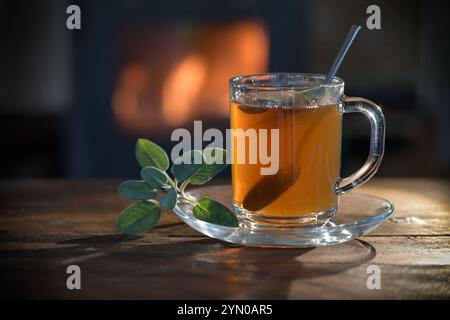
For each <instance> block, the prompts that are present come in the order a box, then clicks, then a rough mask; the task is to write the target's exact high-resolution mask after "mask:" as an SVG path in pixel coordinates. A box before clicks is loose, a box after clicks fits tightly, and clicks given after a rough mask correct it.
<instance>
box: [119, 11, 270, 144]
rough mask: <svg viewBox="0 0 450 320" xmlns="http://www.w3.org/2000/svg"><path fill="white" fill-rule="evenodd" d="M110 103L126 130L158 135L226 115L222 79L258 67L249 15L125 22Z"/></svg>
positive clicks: (259, 54)
mask: <svg viewBox="0 0 450 320" xmlns="http://www.w3.org/2000/svg"><path fill="white" fill-rule="evenodd" d="M118 39H119V40H118V42H119V61H120V62H119V68H118V72H117V78H116V85H115V88H114V91H113V93H112V99H111V105H112V109H113V114H114V119H115V122H116V123H117V125H118V126H119V127H120V128H121V130H123V131H124V132H125V133H127V134H136V135H145V136H150V137H154V138H155V139H160V138H161V137H168V136H170V132H171V131H172V130H173V129H174V128H178V127H189V126H190V125H191V124H192V122H193V120H198V119H201V120H203V121H204V122H208V120H209V121H213V122H218V121H220V120H226V119H227V118H228V113H229V111H228V85H227V83H228V80H229V79H230V78H231V77H233V76H236V75H239V74H251V73H257V72H266V71H267V66H268V56H269V39H268V34H267V31H266V30H265V27H264V25H263V24H262V23H261V22H259V21H258V20H255V19H248V18H244V19H236V21H229V22H221V23H190V24H189V23H184V24H177V25H170V26H156V27H155V26H152V27H149V26H146V25H126V26H124V27H123V29H122V30H121V32H120V34H119V37H118Z"/></svg>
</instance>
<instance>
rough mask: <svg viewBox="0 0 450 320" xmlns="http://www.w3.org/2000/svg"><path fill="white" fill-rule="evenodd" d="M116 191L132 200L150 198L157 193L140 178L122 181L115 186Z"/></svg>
mask: <svg viewBox="0 0 450 320" xmlns="http://www.w3.org/2000/svg"><path fill="white" fill-rule="evenodd" d="M117 192H118V193H119V194H120V195H122V196H123V197H125V198H128V199H132V200H148V199H152V198H154V197H155V196H156V194H157V193H158V192H157V190H155V189H153V188H151V187H150V186H149V185H148V184H147V183H146V182H145V181H142V180H127V181H124V182H122V183H121V184H120V185H119V187H118V188H117Z"/></svg>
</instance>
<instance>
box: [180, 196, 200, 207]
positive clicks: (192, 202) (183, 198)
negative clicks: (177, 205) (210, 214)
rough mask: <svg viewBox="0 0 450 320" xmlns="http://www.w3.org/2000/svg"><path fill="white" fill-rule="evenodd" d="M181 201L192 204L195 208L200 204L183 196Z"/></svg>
mask: <svg viewBox="0 0 450 320" xmlns="http://www.w3.org/2000/svg"><path fill="white" fill-rule="evenodd" d="M180 201H182V202H186V203H189V204H192V205H193V206H194V207H195V206H196V205H197V204H198V203H197V201H195V200H194V199H193V198H185V197H183V196H182V197H181V198H180Z"/></svg>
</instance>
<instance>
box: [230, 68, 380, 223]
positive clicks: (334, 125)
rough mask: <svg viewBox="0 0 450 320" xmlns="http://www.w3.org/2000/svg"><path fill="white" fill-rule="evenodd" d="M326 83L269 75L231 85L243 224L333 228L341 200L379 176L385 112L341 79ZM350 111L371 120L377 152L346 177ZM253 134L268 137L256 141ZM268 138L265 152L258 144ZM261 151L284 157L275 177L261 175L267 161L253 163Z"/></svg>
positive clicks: (235, 177) (235, 175) (236, 187)
mask: <svg viewBox="0 0 450 320" xmlns="http://www.w3.org/2000/svg"><path fill="white" fill-rule="evenodd" d="M325 79H326V76H325V75H317V74H301V73H298V74H296V73H269V74H256V75H248V76H239V77H235V78H232V79H231V80H230V107H231V129H232V130H231V146H232V147H231V151H232V152H231V160H232V185H233V206H234V208H235V211H236V213H237V214H238V215H240V216H241V217H242V218H243V219H244V222H246V223H248V224H250V225H254V226H264V227H276V228H280V227H282V228H285V227H301V226H304V225H310V224H321V223H326V222H327V221H328V220H329V219H330V218H332V217H333V216H334V215H335V214H336V211H337V206H338V197H339V195H341V194H343V193H345V192H347V191H350V190H351V189H353V188H356V187H358V186H360V185H362V184H363V183H365V182H367V181H368V180H369V179H370V178H371V177H372V176H373V175H374V174H375V173H376V171H377V169H378V167H379V165H380V163H381V159H382V157H383V152H384V135H385V122H384V116H383V113H382V111H381V109H380V107H378V106H377V105H376V104H375V103H373V102H372V101H369V100H367V99H364V98H354V97H346V96H345V95H344V81H343V80H342V79H340V78H338V77H335V78H334V79H333V81H332V83H331V84H325ZM351 112H360V113H363V114H365V115H366V116H367V117H368V119H369V121H370V125H371V134H370V152H369V156H368V159H367V161H366V163H365V164H364V165H363V166H362V167H361V168H360V169H359V170H358V171H356V172H355V173H353V174H352V175H351V176H349V177H347V178H345V179H341V178H340V165H341V136H342V115H343V114H344V113H351ZM240 129H241V130H240ZM248 129H251V130H253V131H254V132H256V133H258V132H263V133H265V135H260V134H259V135H258V134H253V135H252V134H250V133H249V132H250V131H251V130H248ZM261 129H263V130H261ZM273 129H277V130H273ZM239 131H240V133H241V134H240V136H239V135H238V134H236V133H237V132H239ZM243 133H244V134H243ZM255 136H256V140H254V141H251V139H252V138H253V139H254V138H255ZM262 137H265V138H266V141H265V142H264V143H266V144H267V145H266V146H264V145H261V141H258V139H260V140H262ZM239 139H240V140H239ZM274 139H277V141H274ZM255 145H256V147H255ZM273 146H275V147H273ZM261 148H264V150H266V152H267V155H269V154H270V156H271V157H272V158H273V159H275V157H273V156H274V155H275V152H277V154H278V170H277V171H276V172H275V173H271V174H261V173H262V172H263V170H262V168H264V167H266V168H267V161H264V162H263V161H262V160H261V159H260V158H259V157H258V159H257V161H253V162H252V161H249V159H250V158H251V156H252V154H251V152H253V153H254V152H256V151H255V150H257V152H258V154H259V155H260V151H261V150H262V149H261ZM243 153H244V154H243ZM253 156H254V155H253ZM242 159H245V160H246V161H242ZM253 159H255V157H254V158H253ZM239 160H240V161H239ZM266 160H267V159H266Z"/></svg>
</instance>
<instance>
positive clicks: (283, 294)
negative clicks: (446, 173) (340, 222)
mask: <svg viewBox="0 0 450 320" xmlns="http://www.w3.org/2000/svg"><path fill="white" fill-rule="evenodd" d="M117 184H118V182H117V181H65V180H59V181H58V180H56V181H42V180H36V181H14V182H10V181H3V182H2V183H0V277H1V279H0V283H1V297H2V298H33V299H34V298H44V299H47V298H51V299H54V298H65V299H72V298H75V299H78V298H102V299H103V298H122V299H131V298H142V299H173V298H175V299H246V298H262V299H303V298H305V299H311V298H312V299H315V298H319V299H320V298H325V299H330V298H331V299H333V298H337V299H379V298H388V299H406V298H408V299H420V298H446V299H448V298H450V200H449V199H450V188H449V183H448V181H446V180H427V179H375V180H373V182H371V183H369V184H368V185H366V186H364V187H362V188H360V189H359V190H358V192H363V193H369V194H374V195H378V196H381V197H384V198H387V199H389V200H391V201H392V202H393V203H394V204H395V206H396V210H395V212H394V215H393V216H392V217H391V218H390V219H389V220H388V221H386V222H385V223H383V224H382V225H381V226H380V227H379V228H378V229H376V230H374V231H373V232H372V233H371V234H370V235H368V236H365V237H362V238H361V239H359V240H354V241H351V242H348V243H345V244H342V245H338V246H331V247H324V248H316V249H260V248H248V247H240V246H236V245H230V244H227V243H224V242H220V241H216V240H213V239H209V238H207V237H204V236H202V235H201V234H199V233H197V232H195V231H193V230H192V229H190V228H189V227H187V226H186V225H184V224H183V223H182V222H181V221H180V220H179V219H178V218H177V217H176V216H175V215H174V214H170V213H164V214H163V216H162V222H161V223H160V224H159V225H158V226H157V227H156V228H155V229H154V230H152V231H151V232H149V233H147V234H145V235H143V236H139V237H123V236H119V235H117V234H116V232H115V229H114V227H115V220H116V218H117V215H118V213H119V212H120V211H121V210H122V209H123V208H124V207H125V206H126V205H127V204H128V203H129V201H128V200H125V199H122V198H121V197H120V196H118V195H117V194H116V193H115V188H116V187H117ZM71 264H76V265H79V266H80V268H81V270H82V289H81V290H68V289H67V288H66V277H67V274H66V268H67V266H69V265H71ZM373 264H375V265H378V266H379V267H380V269H381V289H380V290H376V289H375V290H369V289H368V288H367V286H366V280H367V277H368V276H369V275H368V274H367V267H368V266H369V265H373Z"/></svg>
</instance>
